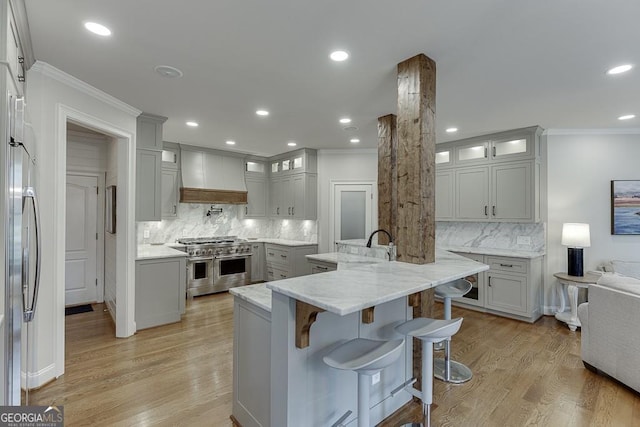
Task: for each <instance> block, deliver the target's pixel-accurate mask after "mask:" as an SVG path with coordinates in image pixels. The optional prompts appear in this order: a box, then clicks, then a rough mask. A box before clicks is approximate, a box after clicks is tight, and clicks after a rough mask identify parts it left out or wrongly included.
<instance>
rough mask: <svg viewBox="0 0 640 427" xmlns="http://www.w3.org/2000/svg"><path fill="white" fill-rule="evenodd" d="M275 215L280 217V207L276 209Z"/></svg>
mask: <svg viewBox="0 0 640 427" xmlns="http://www.w3.org/2000/svg"><path fill="white" fill-rule="evenodd" d="M276 215H280V207H279V206H278V207H277V208H276Z"/></svg>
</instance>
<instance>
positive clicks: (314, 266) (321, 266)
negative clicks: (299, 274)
mask: <svg viewBox="0 0 640 427" xmlns="http://www.w3.org/2000/svg"><path fill="white" fill-rule="evenodd" d="M309 265H310V266H311V274H317V273H326V272H328V271H335V270H336V266H335V264H329V263H327V264H325V263H317V262H309Z"/></svg>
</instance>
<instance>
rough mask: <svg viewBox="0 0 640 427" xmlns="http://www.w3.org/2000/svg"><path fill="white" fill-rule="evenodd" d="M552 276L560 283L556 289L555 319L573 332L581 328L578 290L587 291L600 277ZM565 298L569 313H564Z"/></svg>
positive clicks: (595, 275)
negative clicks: (558, 303)
mask: <svg viewBox="0 0 640 427" xmlns="http://www.w3.org/2000/svg"><path fill="white" fill-rule="evenodd" d="M554 276H555V277H556V278H557V279H558V282H559V283H560V286H559V287H558V294H559V295H560V309H559V310H558V312H557V313H556V319H558V320H560V321H561V322H564V323H566V324H567V326H569V329H570V330H571V331H575V330H576V328H579V327H581V326H582V325H581V324H580V319H578V290H579V289H580V288H584V289H588V288H589V285H593V284H595V283H596V282H597V281H598V279H599V278H600V276H599V275H597V274H593V273H587V274H585V275H584V276H569V275H568V274H567V273H555V274H554ZM567 298H568V299H569V311H565V310H566V309H567Z"/></svg>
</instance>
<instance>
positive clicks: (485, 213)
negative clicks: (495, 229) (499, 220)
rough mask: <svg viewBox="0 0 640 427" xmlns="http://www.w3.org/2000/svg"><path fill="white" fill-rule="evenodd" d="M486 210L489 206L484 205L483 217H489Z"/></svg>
mask: <svg viewBox="0 0 640 427" xmlns="http://www.w3.org/2000/svg"><path fill="white" fill-rule="evenodd" d="M487 209H489V206H487V205H484V215H485V216H488V215H489V211H488V210H487Z"/></svg>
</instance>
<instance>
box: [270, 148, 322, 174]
mask: <svg viewBox="0 0 640 427" xmlns="http://www.w3.org/2000/svg"><path fill="white" fill-rule="evenodd" d="M269 167H270V171H271V176H274V175H276V176H277V175H288V174H294V173H302V172H307V173H316V172H317V171H318V168H317V160H316V151H315V150H312V149H309V148H302V149H300V150H296V151H290V152H288V153H285V154H280V155H278V156H274V157H271V159H270V162H269Z"/></svg>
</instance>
